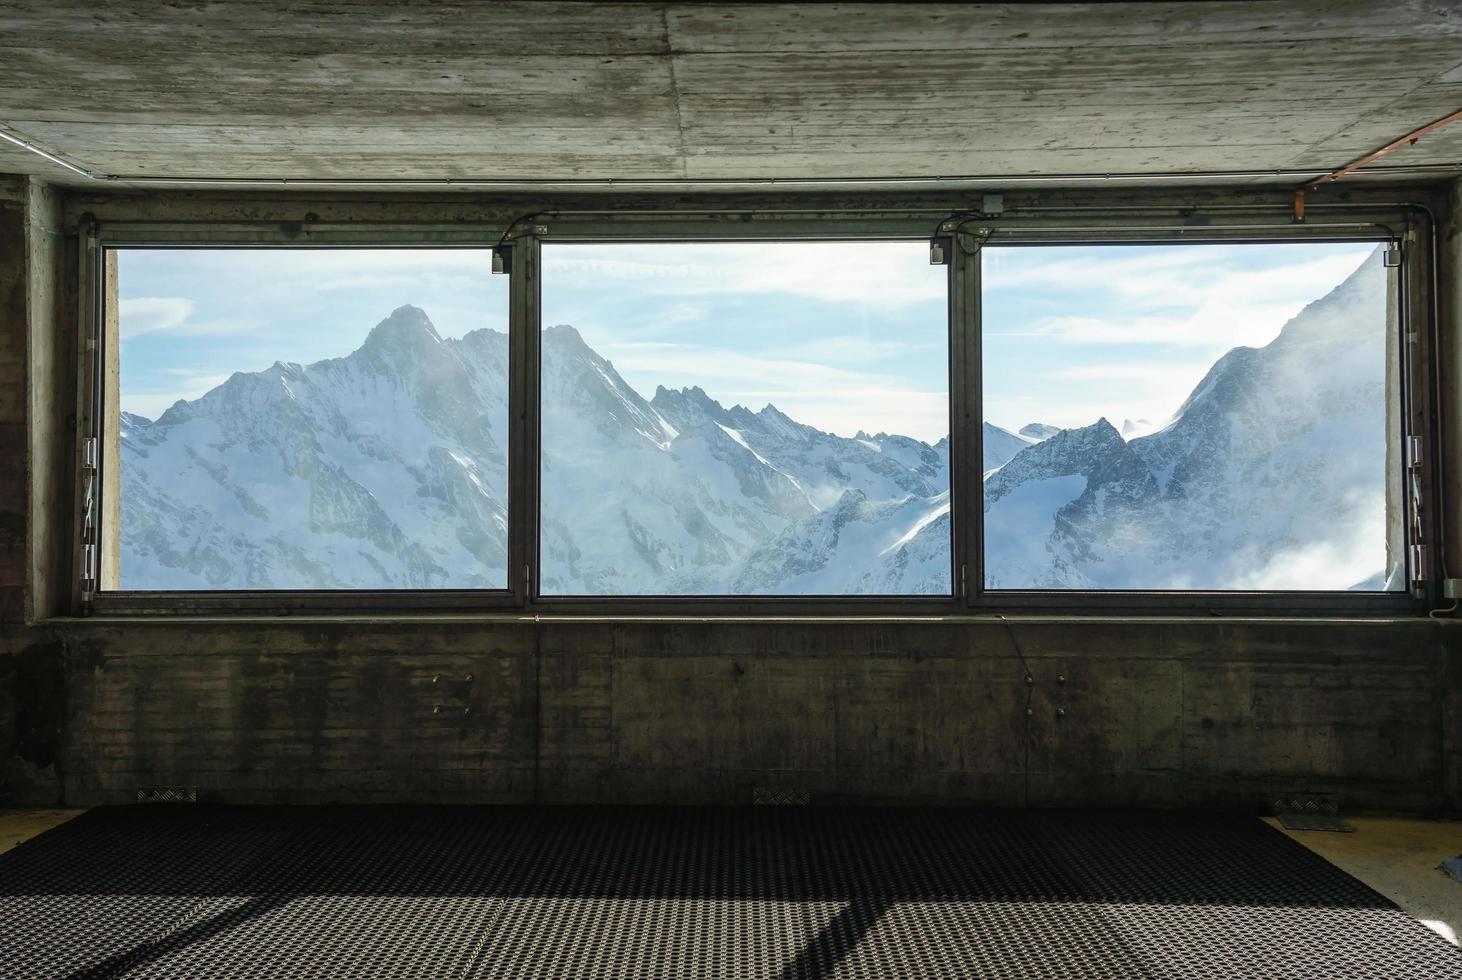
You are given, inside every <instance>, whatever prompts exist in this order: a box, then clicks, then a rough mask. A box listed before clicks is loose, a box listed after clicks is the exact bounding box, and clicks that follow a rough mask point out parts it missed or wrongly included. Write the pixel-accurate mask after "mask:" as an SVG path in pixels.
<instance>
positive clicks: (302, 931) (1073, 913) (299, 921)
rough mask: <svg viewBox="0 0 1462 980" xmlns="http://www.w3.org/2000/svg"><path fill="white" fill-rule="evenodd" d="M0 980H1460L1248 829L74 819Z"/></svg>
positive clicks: (22, 904) (2, 897)
mask: <svg viewBox="0 0 1462 980" xmlns="http://www.w3.org/2000/svg"><path fill="white" fill-rule="evenodd" d="M0 976H5V977H63V976H64V977H76V978H79V977H189V978H192V977H278V976H290V977H350V976H358V977H366V976H433V977H437V976H440V977H475V978H490V977H501V978H508V977H512V978H519V977H561V976H574V977H594V978H611V977H614V978H618V977H624V978H631V977H657V978H660V977H666V978H672V977H687V978H692V977H738V978H740V977H753V978H768V980H792V978H831V977H840V978H865V977H866V978H873V977H890V976H920V977H1043V978H1054V980H1060V978H1083V980H1088V978H1102V977H1198V978H1203V977H1218V978H1223V980H1233V978H1242V977H1274V976H1284V977H1292V978H1310V977H1313V978H1322V977H1323V978H1331V977H1338V976H1343V977H1348V978H1367V977H1375V978H1387V980H1406V978H1423V977H1424V978H1427V980H1437V978H1446V977H1455V978H1462V952H1459V951H1458V950H1456V949H1455V948H1453V947H1452V946H1450V945H1448V944H1447V943H1446V942H1444V941H1443V940H1442V939H1440V938H1439V937H1437V936H1435V935H1434V934H1432V933H1431V932H1430V931H1428V930H1426V929H1424V928H1423V927H1421V926H1420V925H1418V924H1417V923H1415V922H1413V921H1412V920H1411V919H1409V918H1408V917H1407V916H1406V915H1405V914H1403V913H1402V912H1400V911H1399V910H1398V909H1396V908H1395V907H1394V906H1393V905H1391V904H1390V903H1389V902H1387V901H1386V900H1385V899H1383V898H1381V897H1380V896H1379V895H1376V894H1375V893H1374V892H1372V891H1370V890H1369V889H1367V888H1366V887H1365V886H1363V885H1361V884H1360V883H1359V882H1357V881H1355V880H1354V879H1353V878H1350V877H1349V876H1347V875H1345V874H1344V873H1343V872H1341V871H1339V870H1338V869H1336V868H1335V867H1333V866H1331V865H1329V864H1327V863H1326V862H1324V861H1323V860H1322V859H1320V858H1319V857H1317V856H1316V855H1314V854H1312V853H1311V852H1309V851H1308V850H1306V849H1304V848H1303V847H1301V846H1299V845H1298V844H1296V843H1294V842H1293V841H1290V840H1289V839H1287V838H1286V837H1284V836H1283V835H1282V834H1280V833H1278V832H1276V831H1273V830H1271V829H1269V828H1268V827H1267V826H1265V825H1264V824H1262V823H1260V822H1259V821H1257V820H1251V819H1232V818H1221V817H1212V816H1195V815H1152V814H1117V813H1075V812H1063V813H1056V812H1035V813H1029V812H1017V811H1000V812H985V811H969V810H960V809H939V810H919V809H898V810H876V809H861V810H834V809H817V808H806V807H766V808H761V807H752V808H746V809H737V810H733V809H651V808H612V807H611V808H550V809H529V808H521V809H515V808H484V809H478V808H396V807H389V808H388V807H383V808H374V809H372V808H308V809H295V810H289V809H269V808H241V809H219V808H213V807H207V806H200V807H186V808H179V809H171V808H114V809H102V810H94V811H92V812H90V813H88V814H86V815H84V816H83V817H81V818H79V819H77V820H74V821H71V822H70V823H67V824H65V825H63V826H61V827H59V828H57V829H56V830H53V831H51V832H49V833H47V834H44V835H42V836H41V837H39V838H36V839H34V840H32V841H29V842H27V843H25V844H22V845H21V846H19V847H17V848H15V849H14V850H12V851H10V852H9V853H7V854H5V855H0Z"/></svg>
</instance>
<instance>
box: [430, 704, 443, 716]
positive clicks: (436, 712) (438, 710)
mask: <svg viewBox="0 0 1462 980" xmlns="http://www.w3.org/2000/svg"><path fill="white" fill-rule="evenodd" d="M431 713H432V714H434V715H439V714H441V713H442V706H441V705H436V706H435V707H433V708H432V709H431Z"/></svg>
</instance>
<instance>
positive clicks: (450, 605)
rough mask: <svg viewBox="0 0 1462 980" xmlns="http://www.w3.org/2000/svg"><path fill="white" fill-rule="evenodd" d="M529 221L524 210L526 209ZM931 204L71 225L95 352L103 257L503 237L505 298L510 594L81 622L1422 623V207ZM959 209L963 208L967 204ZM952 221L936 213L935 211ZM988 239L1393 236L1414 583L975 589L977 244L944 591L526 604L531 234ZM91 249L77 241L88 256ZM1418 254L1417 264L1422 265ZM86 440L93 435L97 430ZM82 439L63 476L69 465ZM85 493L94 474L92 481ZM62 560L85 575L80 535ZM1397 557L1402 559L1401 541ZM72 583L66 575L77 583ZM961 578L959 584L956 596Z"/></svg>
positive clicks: (533, 301)
mask: <svg viewBox="0 0 1462 980" xmlns="http://www.w3.org/2000/svg"><path fill="white" fill-rule="evenodd" d="M525 210H526V209H525ZM951 214H952V211H951V210H950V209H947V208H940V207H932V206H931V207H918V208H901V209H892V208H872V209H866V210H851V209H850V210H826V209H811V208H788V209H783V210H775V209H762V210H755V209H747V210H716V211H684V212H667V211H665V210H663V209H658V208H650V209H646V210H643V211H631V210H624V209H617V208H605V209H603V210H593V211H586V210H576V211H551V210H545V211H541V212H538V213H537V214H534V215H531V217H532V218H533V220H534V223H533V224H531V225H525V226H522V227H518V226H517V225H516V223H515V224H513V225H509V226H508V227H507V228H506V229H505V228H504V226H503V224H501V223H486V222H472V223H465V222H464V223H454V224H442V223H440V221H437V222H435V223H433V222H419V223H413V222H410V221H400V222H397V221H392V222H380V223H372V224H354V223H351V224H345V223H336V224H328V223H308V224H284V225H281V224H280V223H278V222H236V223H220V222H216V221H198V222H186V221H165V222H158V221H148V222H135V221H134V222H117V223H104V224H101V225H95V224H87V223H83V225H82V229H81V232H82V233H81V239H82V247H81V248H80V254H81V269H80V283H79V287H80V288H79V297H80V307H79V309H78V326H79V328H80V330H81V332H82V336H83V337H90V338H95V339H96V341H97V353H96V357H97V358H104V357H105V356H106V352H105V351H103V350H101V343H100V342H101V335H100V332H101V329H102V311H101V308H100V307H101V302H102V294H103V290H102V288H101V282H102V280H101V276H102V256H103V254H104V252H105V249H106V248H108V247H148V246H151V247H171V248H187V247H215V248H229V247H309V248H342V247H343V248H348V247H360V248H410V247H433V246H435V247H459V248H463V247H470V248H490V247H492V245H493V244H494V243H497V242H499V241H502V242H505V243H506V245H507V248H508V250H509V251H510V253H511V275H510V299H509V309H510V313H509V349H510V365H509V413H510V424H509V447H508V457H509V477H508V488H509V490H508V493H509V499H508V514H509V545H508V549H509V564H508V588H507V589H506V590H491V591H489V590H462V591H456V590H453V591H446V590H413V589H402V590H389V591H362V590H329V591H242V590H240V591H233V590H230V591H223V592H204V591H196V592H195V591H165V592H141V591H117V592H104V593H100V594H98V595H96V596H94V597H93V599H92V601H91V603H90V608H89V609H88V608H87V606H86V604H85V603H83V602H82V597H81V595H80V592H79V590H78V591H77V592H76V593H75V594H74V595H73V599H74V600H75V602H74V608H75V609H76V610H77V611H78V612H94V613H99V614H108V615H123V616H128V615H139V616H140V615H184V614H248V613H254V614H258V613H270V614H285V615H288V614H311V613H318V614H322V615H333V614H365V615H382V614H387V615H394V614H411V613H426V612H453V613H474V614H492V613H507V614H511V613H517V614H532V615H554V616H596V617H621V616H622V617H635V616H691V617H701V616H704V617H726V616H732V617H738V616H756V617H768V618H780V617H790V618H799V619H810V618H821V617H839V618H847V617H854V618H856V617H864V616H866V617H873V618H878V617H898V618H921V619H930V620H937V619H940V618H947V617H952V616H967V615H989V614H992V613H999V612H1012V613H1015V612H1030V613H1054V614H1060V615H1103V616H1110V615H1128V614H1131V615H1134V616H1136V617H1139V618H1144V617H1151V616H1171V615H1188V614H1212V615H1226V616H1227V615H1260V616H1263V615H1280V614H1284V615H1291V616H1293V615H1306V614H1314V615H1325V616H1330V615H1362V616H1365V615H1377V614H1397V613H1406V612H1413V613H1414V612H1417V611H1419V610H1421V609H1424V608H1426V606H1427V605H1428V604H1429V603H1431V604H1434V603H1435V600H1436V596H1435V588H1436V579H1437V577H1438V572H1437V561H1438V559H1437V555H1438V554H1439V549H1438V548H1437V547H1436V545H1437V541H1436V535H1437V527H1436V521H1435V518H1434V516H1433V514H1432V513H1431V511H1434V510H1435V506H1434V505H1430V504H1429V506H1428V507H1427V508H1423V509H1422V511H1420V512H1417V513H1412V512H1411V509H1410V508H1411V501H1412V499H1413V493H1412V492H1410V491H1411V485H1414V486H1415V487H1416V488H1417V489H1419V491H1420V492H1421V494H1422V495H1423V498H1424V499H1425V500H1426V501H1428V502H1430V501H1435V500H1437V499H1439V498H1438V496H1437V494H1438V493H1439V491H1440V487H1439V486H1438V485H1437V483H1436V481H1437V479H1438V475H1437V469H1438V467H1437V466H1436V465H1435V460H1436V452H1437V447H1438V446H1439V445H1440V443H1439V431H1438V420H1437V416H1436V412H1435V408H1434V384H1435V373H1434V372H1435V365H1434V356H1433V351H1432V344H1433V343H1434V331H1435V328H1436V324H1435V307H1434V303H1435V287H1436V284H1435V282H1434V276H1435V254H1436V240H1435V233H1436V229H1435V221H1434V219H1433V218H1432V217H1431V215H1430V212H1429V211H1428V209H1427V208H1426V206H1425V205H1418V204H1412V203H1409V202H1397V203H1375V204H1372V203H1356V204H1348V203H1332V204H1315V205H1313V206H1312V207H1311V208H1310V209H1309V216H1310V219H1309V220H1308V221H1307V223H1305V224H1296V223H1294V222H1293V221H1292V220H1291V218H1290V216H1289V215H1288V213H1287V212H1286V210H1285V209H1284V207H1283V206H1281V205H1280V204H1279V203H1278V202H1276V203H1275V205H1273V206H1268V205H1262V204H1254V203H1248V204H1233V205H1228V206H1225V205H1224V204H1222V203H1211V204H1208V205H1204V206H1202V207H1198V208H1180V207H1174V206H1173V205H1171V204H1163V205H1159V204H1155V205H1152V206H1142V205H1129V206H1117V205H1099V206H1090V207H1083V206H1073V205H1063V204H1055V205H1052V206H1050V207H1039V206H1037V207H1030V206H1026V207H1023V208H1021V209H1020V210H1019V212H1018V213H1012V214H1002V215H979V214H976V215H975V216H974V217H958V218H953V219H951V217H950V216H951ZM962 214H968V213H967V212H966V213H962ZM947 219H949V220H947ZM980 229H989V231H990V239H989V240H990V241H991V242H992V243H994V244H1010V245H1016V244H1071V245H1099V244H1138V243H1145V244H1174V243H1183V242H1188V243H1229V244H1233V243H1246V242H1266V243H1267V242H1279V241H1290V240H1317V241H1360V240H1364V241H1380V240H1387V239H1397V240H1400V241H1401V243H1402V249H1403V257H1402V266H1401V269H1400V270H1399V282H1398V285H1399V288H1398V294H1399V301H1400V303H1401V306H1402V309H1401V310H1400V311H1399V312H1398V316H1397V328H1398V330H1399V331H1400V332H1401V334H1402V336H1401V338H1400V341H1401V347H1400V351H1401V372H1402V375H1403V376H1402V378H1401V379H1399V380H1400V384H1399V391H1400V396H1401V398H1402V400H1403V405H1402V411H1401V413H1400V415H1401V417H1402V424H1403V427H1404V431H1403V433H1402V438H1403V444H1405V439H1406V437H1407V436H1413V435H1415V436H1419V437H1420V438H1421V439H1422V440H1423V443H1424V445H1425V446H1426V447H1427V448H1426V452H1425V454H1424V455H1423V458H1422V460H1421V461H1420V465H1419V466H1417V467H1415V468H1414V469H1408V470H1407V471H1406V472H1405V473H1403V475H1402V480H1403V488H1404V496H1405V498H1406V507H1407V508H1408V510H1407V518H1406V525H1407V528H1408V530H1409V531H1410V534H1409V535H1408V544H1421V545H1423V546H1424V547H1425V550H1426V559H1425V561H1426V567H1424V568H1421V569H1413V570H1412V574H1413V576H1414V577H1415V578H1416V579H1417V580H1418V581H1419V582H1420V583H1422V587H1421V588H1419V589H1414V590H1413V592H1412V593H1352V592H1335V591H1315V592H1303V591H1284V592H1279V591H1271V592H1177V591H1163V592H1157V591H1119V590H1091V591H1055V590H1029V591H1020V590H997V591H989V590H985V589H984V588H983V582H984V574H983V483H982V480H981V477H982V474H981V472H980V467H979V465H978V463H977V462H976V461H977V460H979V459H981V450H982V446H981V443H982V439H981V435H982V426H981V424H980V423H981V422H982V420H983V412H982V391H981V380H982V377H981V375H982V369H981V340H980V300H981V297H980V260H979V255H978V250H977V249H976V250H973V251H971V250H969V249H967V248H963V247H958V246H956V247H949V248H947V250H946V251H947V254H948V255H949V256H950V272H949V276H950V278H949V283H950V287H949V338H950V347H949V357H950V378H949V382H950V417H951V427H950V463H951V469H950V482H951V486H950V493H951V511H950V513H951V525H952V530H951V535H952V537H951V554H952V560H951V564H952V594H951V595H949V596H935V597H929V596H907V597H901V596H814V597H790V596H717V597H683V596H658V597H657V596H603V597H599V596H540V595H539V594H538V584H539V554H538V549H539V528H538V507H539V498H538V480H539V474H540V465H541V462H540V458H539V455H540V453H539V449H540V435H539V432H538V420H539V417H540V414H541V413H540V412H539V411H538V396H539V375H538V366H539V359H540V350H539V339H540V337H541V308H542V295H541V285H542V284H541V278H540V275H539V273H540V270H541V268H542V265H541V261H542V256H541V247H542V244H543V243H544V241H550V242H553V241H565V242H568V241H578V242H589V241H657V242H660V241H678V242H697V241H703V242H711V241H717V242H724V241H768V242H772V241H788V240H825V241H828V240H831V241H853V240H869V241H887V240H925V241H928V240H931V239H934V238H942V239H946V240H950V239H954V240H964V241H965V243H966V244H968V239H964V238H963V235H964V233H968V232H977V231H979V230H980ZM88 243H90V247H88ZM1428 256H1430V261H1428ZM86 346H87V345H85V344H82V345H79V347H80V348H81V350H80V352H79V354H78V362H79V363H78V366H77V370H78V378H79V382H80V383H79V386H78V409H77V418H78V435H81V436H84V435H85V434H86V433H87V432H88V431H89V430H90V429H94V428H95V427H96V426H98V425H99V424H100V423H101V421H102V420H100V419H99V418H98V414H99V413H98V412H97V410H96V406H98V405H100V397H99V391H98V385H99V384H100V381H101V375H102V373H103V372H102V371H101V367H100V365H101V364H103V363H104V362H103V361H92V362H88V360H87V350H86ZM96 434H97V435H99V434H100V433H99V432H97V433H96ZM83 442H84V439H81V438H78V440H77V444H78V450H77V464H78V465H77V469H76V472H77V473H78V474H82V473H83V472H84V470H83V468H82V466H81V465H80V464H81V448H80V447H81V444H82V443H83ZM81 482H82V481H81V480H78V481H77V488H76V522H75V527H76V529H77V530H78V532H80V531H81V530H82V529H83V515H82V499H83V497H82V491H83V488H82V486H81ZM98 486H100V481H99V480H98ZM73 540H75V541H77V542H78V544H77V547H76V548H75V549H74V550H75V554H74V556H73V561H74V562H75V567H76V568H77V570H78V571H79V569H80V567H81V553H82V547H84V545H83V543H82V535H81V534H80V533H78V535H77V536H76V537H75V538H74V539H73ZM1407 550H1408V553H1410V551H1411V549H1410V548H1409V547H1408V549H1407ZM76 580H77V577H75V576H74V577H73V581H76ZM962 585H964V586H965V587H964V588H962Z"/></svg>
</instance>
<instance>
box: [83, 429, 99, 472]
mask: <svg viewBox="0 0 1462 980" xmlns="http://www.w3.org/2000/svg"><path fill="white" fill-rule="evenodd" d="M81 465H82V466H84V467H86V468H87V469H89V470H94V469H96V437H95V436H88V437H87V438H86V439H83V440H82V441H81Z"/></svg>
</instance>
